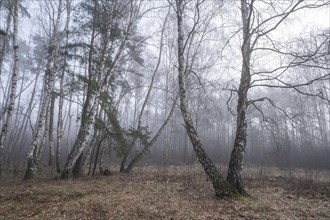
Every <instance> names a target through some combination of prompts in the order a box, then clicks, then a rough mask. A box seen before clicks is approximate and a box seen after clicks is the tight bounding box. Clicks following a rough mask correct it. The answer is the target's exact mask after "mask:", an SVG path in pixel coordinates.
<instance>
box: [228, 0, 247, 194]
mask: <svg viewBox="0 0 330 220" xmlns="http://www.w3.org/2000/svg"><path fill="white" fill-rule="evenodd" d="M241 14H242V20H243V45H242V48H241V51H242V58H243V63H242V73H241V81H240V86H239V89H238V104H237V129H236V136H235V142H234V147H233V150H232V152H231V156H230V162H229V167H228V174H227V180H228V182H229V183H230V184H231V185H232V186H234V187H235V188H236V189H237V190H238V191H239V192H240V193H241V194H246V192H245V190H244V184H243V179H242V169H243V159H244V153H245V148H246V136H247V122H246V109H247V103H248V100H247V94H248V90H249V88H250V81H251V74H250V57H251V48H250V41H251V34H250V30H249V27H250V24H249V23H248V22H249V14H250V10H249V6H248V3H247V2H246V1H245V0H242V1H241Z"/></svg>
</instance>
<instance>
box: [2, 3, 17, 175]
mask: <svg viewBox="0 0 330 220" xmlns="http://www.w3.org/2000/svg"><path fill="white" fill-rule="evenodd" d="M13 8H14V10H13V12H14V13H13V17H14V18H13V20H14V33H13V37H14V38H13V45H14V46H13V47H14V68H13V73H12V76H11V82H10V95H9V102H8V106H7V113H6V120H5V123H4V125H3V127H2V130H1V134H0V176H1V170H2V166H3V162H4V161H3V152H4V145H5V141H6V138H7V135H8V132H9V125H10V123H11V120H12V116H13V112H14V107H15V100H16V90H17V80H18V74H19V49H18V42H17V34H18V0H15V1H14V4H13ZM10 10H11V9H10Z"/></svg>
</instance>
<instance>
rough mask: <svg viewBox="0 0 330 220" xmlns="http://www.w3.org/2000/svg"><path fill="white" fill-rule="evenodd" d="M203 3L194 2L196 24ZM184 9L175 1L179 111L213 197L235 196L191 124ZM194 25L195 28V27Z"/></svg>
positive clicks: (180, 2)
mask: <svg viewBox="0 0 330 220" xmlns="http://www.w3.org/2000/svg"><path fill="white" fill-rule="evenodd" d="M202 3H203V1H196V5H195V7H196V8H195V10H196V13H197V14H196V17H197V18H196V19H197V20H196V22H198V21H199V7H200V5H201V4H202ZM184 7H185V2H184V1H183V0H176V1H175V11H176V19H177V34H178V35H177V45H178V49H177V50H178V51H177V53H178V81H179V97H180V110H181V113H182V117H183V120H184V126H185V129H186V131H187V134H188V136H189V138H190V141H191V144H192V146H193V148H194V151H195V153H196V156H197V158H198V161H199V162H200V163H201V165H202V167H203V169H204V171H205V173H206V174H207V176H208V178H209V179H210V180H211V182H212V185H213V188H214V190H215V195H216V196H217V197H219V198H223V197H229V196H235V195H236V190H235V189H234V188H233V187H232V186H231V185H230V184H229V183H228V182H227V181H226V180H225V178H224V177H223V176H222V175H221V173H220V171H219V169H218V168H217V167H216V165H215V164H214V162H213V161H212V160H211V159H210V157H209V156H208V155H207V154H206V152H205V150H204V147H203V144H202V141H201V139H200V137H199V135H198V132H197V130H196V128H195V125H194V123H193V119H192V116H191V113H190V110H189V105H188V98H187V95H188V94H187V87H186V80H187V77H188V76H189V69H188V67H187V66H186V59H187V58H186V57H185V54H186V53H187V51H186V50H187V47H186V45H187V44H186V43H185V42H187V41H188V40H189V37H190V36H191V35H188V40H187V38H186V39H185V36H184V29H183V25H184ZM196 25H197V24H196V23H195V26H194V27H196ZM194 31H195V30H194V29H193V30H191V31H190V33H193V32H194Z"/></svg>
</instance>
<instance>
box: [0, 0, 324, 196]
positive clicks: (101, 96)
mask: <svg viewBox="0 0 330 220" xmlns="http://www.w3.org/2000/svg"><path fill="white" fill-rule="evenodd" d="M329 7H330V2H329V1H323V0H315V1H303V0H298V1H275V0H274V1H273V0H270V1H257V0H241V1H228V0H222V1H220V0H0V11H1V14H0V19H1V24H0V47H1V48H0V50H1V53H0V90H1V91H0V92H1V93H2V94H1V95H0V128H1V134H0V175H1V179H2V180H3V179H6V178H7V177H8V176H11V175H12V174H11V172H15V171H17V169H22V170H24V173H23V175H21V176H20V178H21V179H24V180H26V181H27V180H31V179H35V178H38V177H39V175H41V172H40V171H41V170H44V169H45V167H47V169H49V170H51V172H49V173H48V176H49V177H55V176H57V178H58V179H72V178H76V177H82V176H86V175H88V176H94V175H99V174H101V175H109V174H110V173H111V172H113V170H114V169H115V170H116V172H121V173H131V172H132V171H133V170H134V168H137V167H140V166H142V165H157V166H158V165H159V166H170V165H176V166H181V165H188V164H200V165H199V166H200V167H201V168H202V169H203V170H204V172H205V175H206V176H207V178H208V180H209V181H210V183H211V184H212V186H213V189H214V192H215V195H216V197H219V198H224V197H236V196H237V195H241V196H245V195H247V194H248V192H247V190H246V189H245V184H244V175H243V174H244V168H245V165H248V166H255V167H259V168H260V169H261V168H262V167H278V168H282V169H296V168H300V169H301V168H302V169H305V170H312V169H313V170H327V171H329V169H330V71H329V70H330V29H329V27H330V15H329V11H330V10H329ZM219 167H221V169H220V168H219ZM224 170H225V171H224ZM223 171H224V172H223Z"/></svg>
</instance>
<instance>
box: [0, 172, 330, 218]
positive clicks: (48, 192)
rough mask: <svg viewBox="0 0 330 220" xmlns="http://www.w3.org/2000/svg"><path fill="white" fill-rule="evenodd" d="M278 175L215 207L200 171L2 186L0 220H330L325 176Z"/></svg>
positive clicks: (251, 175)
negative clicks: (245, 194)
mask: <svg viewBox="0 0 330 220" xmlns="http://www.w3.org/2000/svg"><path fill="white" fill-rule="evenodd" d="M264 172H265V171H264ZM281 172H282V173H279V172H277V174H276V172H268V173H269V174H271V175H270V176H269V175H268V176H265V175H263V176H262V177H260V173H258V172H253V169H250V171H247V172H246V173H247V174H246V177H245V179H246V186H247V189H248V192H249V193H250V194H251V196H252V198H251V199H242V200H228V199H227V200H219V199H216V198H215V196H214V193H213V189H212V186H211V183H210V182H209V181H208V180H207V178H206V177H205V174H203V171H202V170H201V169H200V168H199V166H189V167H188V166H169V167H154V166H148V167H139V168H137V169H135V170H134V172H133V173H132V174H114V175H111V176H107V177H106V176H97V177H93V178H91V177H86V178H81V179H78V180H71V181H59V180H50V179H48V180H47V179H39V180H33V181H29V182H23V181H17V180H16V181H6V182H3V181H2V183H1V184H0V219H70V220H71V219H330V183H329V182H330V181H329V176H327V175H328V174H327V172H323V173H322V172H316V171H315V172H314V173H312V174H310V176H309V177H312V178H309V179H308V178H303V177H301V176H300V177H299V178H297V177H287V173H285V171H281ZM296 173H297V172H296ZM290 175H291V176H292V173H290ZM304 177H306V175H305V176H304ZM321 177H322V178H321ZM312 179H314V180H312ZM316 179H318V180H316Z"/></svg>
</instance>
